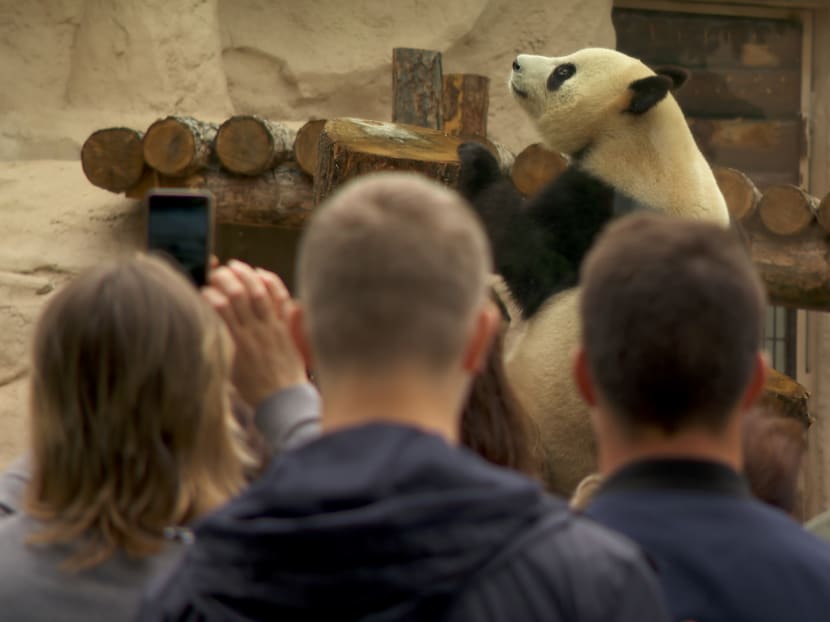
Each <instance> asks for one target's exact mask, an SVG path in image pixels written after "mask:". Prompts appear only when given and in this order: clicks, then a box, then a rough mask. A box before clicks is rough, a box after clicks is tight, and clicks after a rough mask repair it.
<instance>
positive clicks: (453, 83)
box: [442, 73, 490, 136]
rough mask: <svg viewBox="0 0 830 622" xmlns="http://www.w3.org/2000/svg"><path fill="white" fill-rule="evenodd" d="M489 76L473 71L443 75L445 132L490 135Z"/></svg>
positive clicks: (459, 134)
mask: <svg viewBox="0 0 830 622" xmlns="http://www.w3.org/2000/svg"><path fill="white" fill-rule="evenodd" d="M489 89H490V79H489V78H487V77H485V76H478V75H475V74H470V73H448V74H446V75H444V92H443V96H442V97H443V104H442V105H443V110H442V113H443V118H444V128H443V129H444V131H445V132H446V133H447V134H452V135H453V136H487V110H488V109H489V106H490V96H489Z"/></svg>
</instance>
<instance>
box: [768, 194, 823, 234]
mask: <svg viewBox="0 0 830 622" xmlns="http://www.w3.org/2000/svg"><path fill="white" fill-rule="evenodd" d="M817 207H818V200H817V199H816V198H815V197H811V196H810V195H809V194H807V193H806V192H804V191H803V190H802V189H801V188H798V187H797V186H772V187H770V188H768V189H767V190H766V192H764V195H763V196H762V197H761V201H760V203H759V204H758V213H759V214H760V216H761V221H762V222H763V223H764V226H765V227H766V228H767V229H768V230H769V231H771V232H772V233H775V234H778V235H795V234H797V233H801V232H802V231H804V230H805V229H806V228H807V227H808V226H809V225H810V223H811V222H812V221H813V220H814V219H815V214H816V208H817Z"/></svg>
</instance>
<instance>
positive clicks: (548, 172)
mask: <svg viewBox="0 0 830 622" xmlns="http://www.w3.org/2000/svg"><path fill="white" fill-rule="evenodd" d="M566 168H568V159H567V158H566V157H565V156H563V155H562V154H561V153H557V152H555V151H551V150H550V149H548V148H547V147H545V146H544V145H542V144H541V143H534V144H532V145H528V146H527V147H525V148H524V149H523V150H522V151H520V152H519V154H518V155H517V156H516V160H515V161H514V162H513V168H512V169H511V171H510V176H511V178H512V179H513V185H515V186H516V189H517V190H518V191H519V192H521V193H522V194H523V195H524V196H526V197H529V196H533V195H534V194H536V193H537V192H539V191H540V190H541V189H542V187H543V186H545V184H547V183H548V182H551V181H553V180H554V179H556V178H557V177H558V176H559V175H560V174H562V173H563V172H564V170H565V169H566Z"/></svg>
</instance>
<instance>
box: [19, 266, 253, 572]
mask: <svg viewBox="0 0 830 622" xmlns="http://www.w3.org/2000/svg"><path fill="white" fill-rule="evenodd" d="M231 356H232V344H231V341H230V339H229V337H228V335H227V333H226V332H225V329H224V327H223V326H222V324H221V321H220V319H219V318H218V317H217V316H216V315H215V314H214V312H213V311H212V310H211V309H210V308H209V306H208V305H207V304H206V303H205V302H204V301H203V300H202V299H201V297H200V296H199V294H198V292H197V291H196V290H195V289H194V288H193V287H192V286H191V285H189V284H188V283H187V281H186V280H185V279H184V277H182V276H181V275H179V274H178V273H177V272H176V271H175V270H174V269H173V268H172V267H170V266H168V265H167V264H165V263H164V262H162V261H161V260H158V259H154V258H148V257H138V258H135V259H130V260H125V261H120V262H117V263H113V264H110V265H106V266H102V267H98V268H95V269H93V270H90V271H89V272H87V273H85V274H83V275H81V276H79V277H78V278H77V279H75V280H74V281H73V282H72V283H70V284H69V285H67V286H66V287H65V288H63V289H62V290H61V291H60V292H58V293H57V294H55V296H54V297H53V299H52V300H50V301H49V303H48V304H47V307H46V309H45V310H44V312H43V314H42V315H41V317H40V321H39V323H38V326H37V329H36V331H35V338H34V343H33V347H32V372H31V417H30V425H31V445H32V468H33V473H32V480H31V482H30V485H29V488H28V491H27V499H26V507H27V510H28V511H29V512H30V513H31V514H32V515H33V516H34V517H36V518H39V519H41V520H43V521H44V529H43V530H42V531H40V532H39V533H38V534H36V536H35V537H34V538H33V541H34V542H69V541H80V542H81V543H82V544H81V545H80V548H79V549H77V550H76V552H75V555H74V557H73V558H72V563H73V565H76V566H85V565H91V564H95V563H97V562H98V561H101V560H102V559H105V558H106V557H107V556H108V555H109V554H111V553H112V552H113V551H114V550H116V549H123V550H125V551H126V552H127V553H129V554H132V555H135V556H141V555H147V554H152V553H154V552H156V551H158V550H159V548H160V546H161V543H162V537H163V536H162V534H163V531H164V528H165V527H168V526H171V525H178V524H183V523H185V522H187V521H189V520H190V519H192V518H193V517H194V516H197V515H199V514H201V513H203V512H205V511H207V510H209V509H211V508H213V507H215V506H216V505H218V504H220V503H222V502H223V501H224V500H226V499H227V498H228V497H229V496H231V495H232V494H233V493H235V492H236V491H237V490H239V488H240V487H241V486H242V484H243V481H244V475H243V471H244V467H245V460H246V451H245V448H244V445H243V443H242V441H241V439H240V438H239V437H238V436H237V435H236V432H235V430H234V427H233V424H232V421H231V418H230V414H229V412H230V410H229V403H228V393H227V388H228V383H229V373H230V364H231Z"/></svg>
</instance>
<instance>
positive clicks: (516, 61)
mask: <svg viewBox="0 0 830 622" xmlns="http://www.w3.org/2000/svg"><path fill="white" fill-rule="evenodd" d="M521 70H522V66H521V65H520V64H519V58H518V57H516V58H515V59H514V60H513V71H521Z"/></svg>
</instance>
